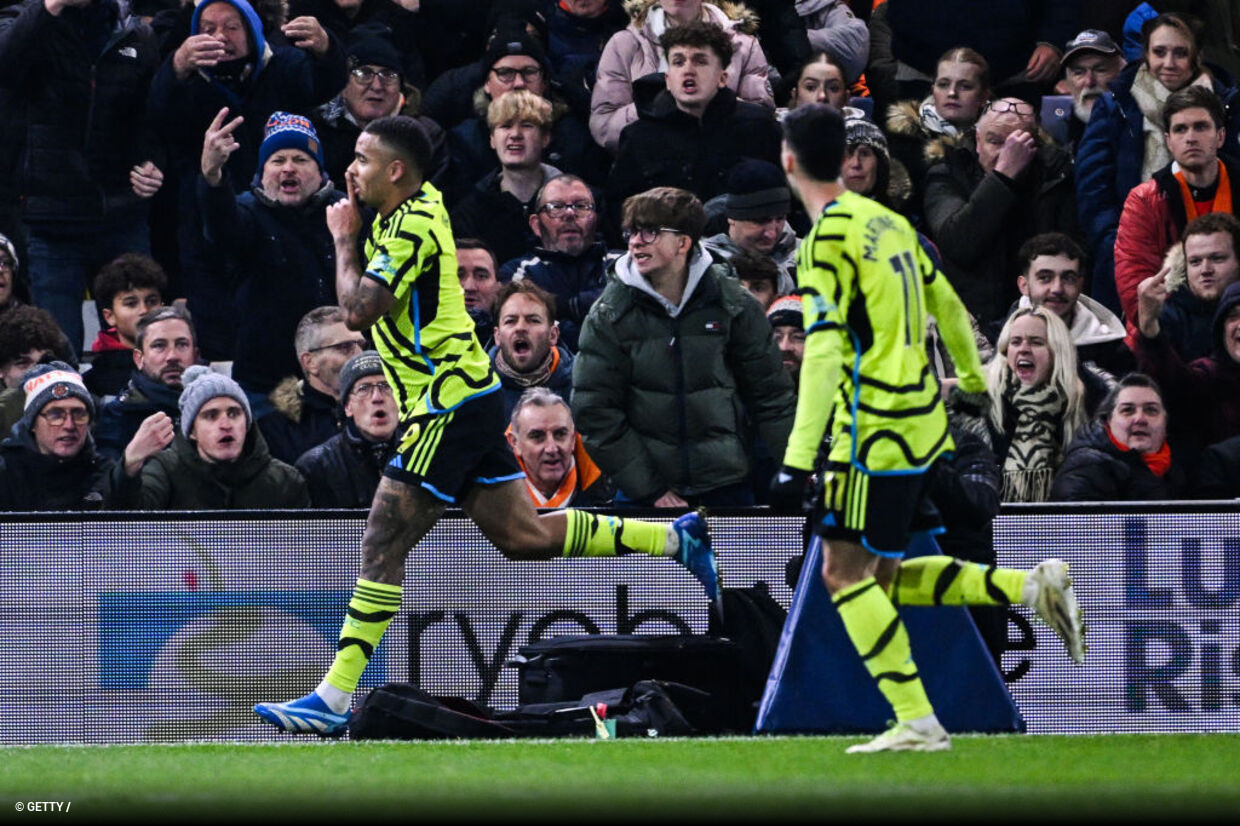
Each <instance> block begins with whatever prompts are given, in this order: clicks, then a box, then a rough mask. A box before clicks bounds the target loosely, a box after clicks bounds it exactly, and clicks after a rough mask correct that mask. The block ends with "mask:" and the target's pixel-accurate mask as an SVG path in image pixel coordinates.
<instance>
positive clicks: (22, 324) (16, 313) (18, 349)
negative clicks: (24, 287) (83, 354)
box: [0, 304, 65, 365]
mask: <svg viewBox="0 0 1240 826" xmlns="http://www.w3.org/2000/svg"><path fill="white" fill-rule="evenodd" d="M64 338H65V335H64V333H63V332H61V330H60V327H59V326H58V325H57V324H56V319H55V318H53V317H52V314H51V313H49V312H48V311H47V310H44V309H43V308H41V307H35V306H33V305H31V304H22V305H21V306H18V307H14V308H13V309H11V310H9V311H8V312H6V313H5V314H4V315H3V316H0V365H3V364H8V363H9V362H10V361H13V360H14V359H16V358H18V357H19V356H22V355H25V354H26V353H29V352H30V351H31V350H47V351H49V352H52V353H58V352H59V351H60V347H61V344H62V343H63V342H64Z"/></svg>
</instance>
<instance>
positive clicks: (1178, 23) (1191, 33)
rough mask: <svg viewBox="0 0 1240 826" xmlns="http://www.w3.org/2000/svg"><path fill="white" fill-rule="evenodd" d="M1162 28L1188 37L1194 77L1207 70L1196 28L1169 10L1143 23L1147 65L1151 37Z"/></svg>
mask: <svg viewBox="0 0 1240 826" xmlns="http://www.w3.org/2000/svg"><path fill="white" fill-rule="evenodd" d="M1161 28H1170V29H1175V30H1176V31H1178V32H1179V33H1180V34H1182V35H1184V36H1185V37H1187V38H1188V43H1189V54H1188V59H1189V60H1191V61H1192V63H1193V77H1194V78H1195V77H1197V76H1198V75H1200V74H1201V73H1202V72H1203V71H1205V67H1204V66H1202V64H1201V42H1200V41H1201V38H1200V37H1199V36H1198V35H1197V30H1196V28H1194V27H1193V26H1192V25H1190V24H1189V22H1188V21H1187V20H1185V19H1184V18H1183V17H1181V16H1180V15H1178V14H1176V13H1175V12H1167V13H1164V14H1160V15H1158V16H1157V17H1151V18H1150V19H1149V20H1146V21H1145V22H1144V23H1142V24H1141V61H1142V62H1143V63H1146V66H1147V67H1148V65H1149V64H1148V62H1146V59H1145V55H1146V53H1147V52H1148V51H1149V50H1150V38H1151V37H1153V36H1154V32H1156V31H1158V30H1159V29H1161Z"/></svg>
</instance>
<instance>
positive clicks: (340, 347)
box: [306, 338, 366, 356]
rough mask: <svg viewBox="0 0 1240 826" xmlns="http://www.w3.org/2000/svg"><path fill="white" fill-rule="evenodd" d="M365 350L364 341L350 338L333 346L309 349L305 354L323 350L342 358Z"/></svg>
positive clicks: (324, 345) (327, 345)
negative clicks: (332, 351) (333, 352)
mask: <svg viewBox="0 0 1240 826" xmlns="http://www.w3.org/2000/svg"><path fill="white" fill-rule="evenodd" d="M365 349H366V339H363V338H351V339H347V340H346V341H337V342H336V343H335V344H321V345H319V346H318V347H311V348H310V349H309V350H307V351H306V352H307V353H318V352H321V351H323V350H335V351H336V352H337V353H339V354H340V355H342V356H348V355H352V354H353V353H360V352H362V350H365Z"/></svg>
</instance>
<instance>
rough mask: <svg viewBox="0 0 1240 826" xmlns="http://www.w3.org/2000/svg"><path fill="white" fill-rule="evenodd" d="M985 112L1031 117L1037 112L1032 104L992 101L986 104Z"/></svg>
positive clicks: (1019, 101)
mask: <svg viewBox="0 0 1240 826" xmlns="http://www.w3.org/2000/svg"><path fill="white" fill-rule="evenodd" d="M986 111H987V112H1015V113H1016V114H1018V115H1032V114H1033V113H1034V112H1036V111H1037V110H1036V109H1034V108H1033V104H1032V103H1025V102H1024V101H1023V100H1002V99H1000V100H992V101H991V102H990V103H987V104H986Z"/></svg>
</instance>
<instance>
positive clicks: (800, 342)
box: [771, 324, 805, 382]
mask: <svg viewBox="0 0 1240 826" xmlns="http://www.w3.org/2000/svg"><path fill="white" fill-rule="evenodd" d="M771 335H772V337H773V338H774V339H775V346H776V347H778V348H779V354H780V355H781V356H782V357H783V360H784V369H785V370H787V371H788V375H790V376H792V380H793V382H796V381H797V380H798V379H800V377H801V362H802V360H804V358H805V331H804V330H802V329H801V328H800V327H794V326H792V325H791V324H781V325H779V326H778V327H775V328H773V330H772V333H771Z"/></svg>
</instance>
